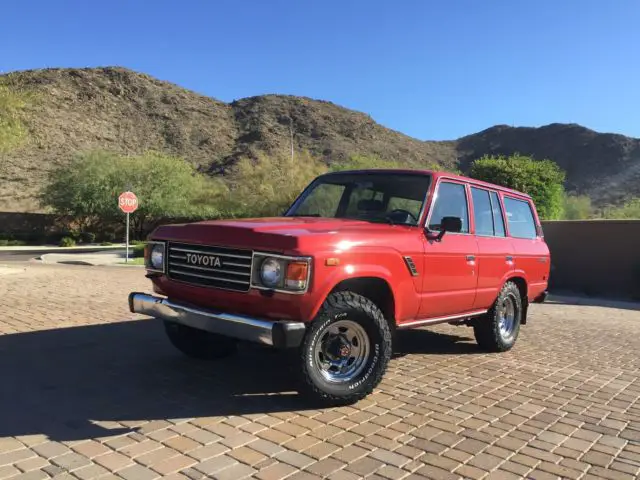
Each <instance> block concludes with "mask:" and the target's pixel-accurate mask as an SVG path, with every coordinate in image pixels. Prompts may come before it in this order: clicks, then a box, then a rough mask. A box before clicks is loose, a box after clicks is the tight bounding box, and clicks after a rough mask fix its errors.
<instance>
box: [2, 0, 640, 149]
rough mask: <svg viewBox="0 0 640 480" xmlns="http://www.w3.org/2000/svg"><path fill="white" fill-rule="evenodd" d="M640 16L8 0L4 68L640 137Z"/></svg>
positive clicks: (416, 131) (400, 3) (633, 1)
mask: <svg viewBox="0 0 640 480" xmlns="http://www.w3.org/2000/svg"><path fill="white" fill-rule="evenodd" d="M639 25H640V2H638V1H637V0H600V1H595V0H535V1H531V0H530V1H524V0H438V1H436V0H395V1H389V0H387V1H382V0H368V1H362V0H322V1H315V2H311V1H305V0H298V1H295V0H281V1H278V0H269V1H267V0H264V1H263V0H253V1H242V0H235V1H232V0H210V1H206V0H199V1H197V0H185V1H183V2H178V1H173V2H170V1H164V0H154V1H150V0H146V1H143V0H128V1H125V0H110V1H108V2H106V1H105V2H94V1H87V0H82V1H80V0H57V1H50V0H31V1H26V0H25V1H21V2H19V1H11V2H5V4H4V5H3V7H2V16H1V17H0V71H2V72H8V71H13V70H24V69H32V68H43V67H88V66H106V65H120V66H125V67H128V68H131V69H134V70H138V71H141V72H145V73H148V74H150V75H153V76H156V77H158V78H160V79H162V80H168V81H171V82H174V83H177V84H179V85H181V86H183V87H186V88H189V89H192V90H195V91H197V92H200V93H203V94H206V95H209V96H212V97H215V98H218V99H220V100H223V101H232V100H234V99H238V98H242V97H247V96H252V95H259V94H263V93H284V94H294V95H304V96H308V97H312V98H317V99H324V100H329V101H332V102H334V103H337V104H339V105H342V106H345V107H348V108H353V109H356V110H360V111H363V112H366V113H368V114H370V115H371V116H372V117H373V118H374V119H375V120H376V121H378V122H380V123H381V124H383V125H385V126H387V127H390V128H393V129H395V130H399V131H401V132H403V133H406V134H408V135H412V136H415V137H417V138H420V139H424V140H426V139H453V138H457V137H460V136H462V135H466V134H469V133H474V132H477V131H479V130H482V129H484V128H488V127H490V126H491V125H494V124H509V125H516V126H539V125H544V124H548V123H552V122H572V123H580V124H582V125H585V126H587V127H590V128H593V129H596V130H599V131H607V132H616V133H622V134H626V135H632V136H635V137H640V28H639Z"/></svg>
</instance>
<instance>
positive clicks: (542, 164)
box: [469, 153, 565, 220]
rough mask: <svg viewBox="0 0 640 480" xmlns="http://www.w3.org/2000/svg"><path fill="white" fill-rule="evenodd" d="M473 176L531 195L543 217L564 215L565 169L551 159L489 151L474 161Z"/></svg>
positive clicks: (471, 172)
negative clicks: (507, 155) (498, 153)
mask: <svg viewBox="0 0 640 480" xmlns="http://www.w3.org/2000/svg"><path fill="white" fill-rule="evenodd" d="M469 176H470V177H472V178H476V179H478V180H484V181H487V182H491V183H495V184H497V185H502V186H504V187H508V188H513V189H515V190H519V191H521V192H524V193H527V194H529V195H531V198H533V200H534V202H535V203H536V208H537V210H538V214H539V215H540V218H541V219H543V220H557V219H559V218H561V217H562V211H563V200H564V186H563V184H564V179H565V173H564V171H562V170H561V169H560V167H559V166H558V165H557V164H556V163H555V162H553V161H551V160H534V159H533V158H531V157H528V156H525V155H520V154H517V153H516V154H514V155H512V156H510V157H505V156H488V155H485V156H483V157H482V158H479V159H477V160H475V161H474V162H473V163H472V164H471V168H470V172H469Z"/></svg>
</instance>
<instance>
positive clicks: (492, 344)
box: [473, 281, 525, 352]
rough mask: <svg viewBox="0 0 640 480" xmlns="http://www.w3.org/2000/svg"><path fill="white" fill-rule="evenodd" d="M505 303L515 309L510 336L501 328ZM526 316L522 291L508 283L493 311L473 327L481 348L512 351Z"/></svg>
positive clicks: (490, 350) (494, 350) (510, 282)
mask: <svg viewBox="0 0 640 480" xmlns="http://www.w3.org/2000/svg"><path fill="white" fill-rule="evenodd" d="M505 302H511V303H512V305H513V308H514V319H513V326H512V328H511V330H510V332H509V334H508V335H507V334H505V332H504V331H501V328H500V318H501V309H502V307H503V305H504V304H505ZM524 314H525V312H524V309H523V308H522V297H521V295H520V289H518V286H517V285H516V284H515V283H514V282H512V281H508V282H506V283H505V284H504V285H503V286H502V289H501V290H500V293H499V294H498V297H497V298H496V301H495V302H494V303H493V305H492V307H491V309H490V310H489V311H488V312H487V314H486V315H483V316H482V317H479V318H478V319H477V320H476V322H475V323H474V325H473V333H474V335H475V338H476V342H478V345H479V346H480V348H482V349H483V350H486V351H489V352H506V351H507V350H510V349H511V348H512V347H513V345H514V344H515V343H516V340H517V338H518V333H519V332H520V325H521V324H522V320H523V315H524Z"/></svg>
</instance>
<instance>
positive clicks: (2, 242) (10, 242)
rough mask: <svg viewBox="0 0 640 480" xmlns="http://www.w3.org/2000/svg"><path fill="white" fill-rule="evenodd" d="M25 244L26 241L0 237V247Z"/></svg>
mask: <svg viewBox="0 0 640 480" xmlns="http://www.w3.org/2000/svg"><path fill="white" fill-rule="evenodd" d="M26 244H27V242H25V241H23V240H10V239H6V238H3V239H0V247H21V246H23V245H26Z"/></svg>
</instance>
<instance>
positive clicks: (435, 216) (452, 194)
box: [429, 182, 469, 233]
mask: <svg viewBox="0 0 640 480" xmlns="http://www.w3.org/2000/svg"><path fill="white" fill-rule="evenodd" d="M443 217H459V218H461V219H462V230H461V233H469V209H468V208H467V194H466V191H465V188H464V185H462V184H460V183H450V182H440V185H439V186H438V192H437V194H436V199H435V204H434V205H433V210H432V212H431V217H430V218H429V229H431V230H440V222H441V220H442V218H443Z"/></svg>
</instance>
